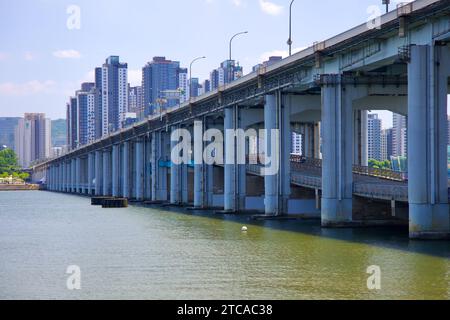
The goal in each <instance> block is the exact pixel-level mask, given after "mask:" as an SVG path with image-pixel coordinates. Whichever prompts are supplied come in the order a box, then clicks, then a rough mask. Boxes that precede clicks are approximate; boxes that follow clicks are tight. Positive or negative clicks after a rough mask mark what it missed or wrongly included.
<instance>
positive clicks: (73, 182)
mask: <svg viewBox="0 0 450 320" xmlns="http://www.w3.org/2000/svg"><path fill="white" fill-rule="evenodd" d="M71 162H72V163H71V165H70V168H71V171H72V172H71V174H72V178H71V179H70V181H71V188H70V191H71V192H72V193H76V192H77V160H76V159H72V161H71Z"/></svg>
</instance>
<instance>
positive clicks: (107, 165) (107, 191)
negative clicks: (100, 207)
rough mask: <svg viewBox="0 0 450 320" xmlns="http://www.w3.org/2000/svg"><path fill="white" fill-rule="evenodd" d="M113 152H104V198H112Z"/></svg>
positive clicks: (107, 150)
mask: <svg viewBox="0 0 450 320" xmlns="http://www.w3.org/2000/svg"><path fill="white" fill-rule="evenodd" d="M111 189H112V188H111V151H110V150H109V149H105V150H103V196H111V194H112V192H111Z"/></svg>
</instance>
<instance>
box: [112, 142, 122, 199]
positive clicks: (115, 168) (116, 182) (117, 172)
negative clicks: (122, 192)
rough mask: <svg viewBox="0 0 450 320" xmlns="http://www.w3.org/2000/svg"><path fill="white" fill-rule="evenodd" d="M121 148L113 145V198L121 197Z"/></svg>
mask: <svg viewBox="0 0 450 320" xmlns="http://www.w3.org/2000/svg"><path fill="white" fill-rule="evenodd" d="M119 166H120V146H119V145H113V147H112V167H111V172H112V196H113V197H118V196H119V188H120V186H119V175H120V167H119Z"/></svg>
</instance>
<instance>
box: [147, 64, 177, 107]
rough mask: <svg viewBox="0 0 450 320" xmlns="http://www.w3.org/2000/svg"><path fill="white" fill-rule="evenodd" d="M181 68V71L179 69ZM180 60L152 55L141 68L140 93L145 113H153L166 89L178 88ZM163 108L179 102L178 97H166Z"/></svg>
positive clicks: (163, 96) (164, 95) (173, 89)
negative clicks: (151, 58) (150, 59)
mask: <svg viewBox="0 0 450 320" xmlns="http://www.w3.org/2000/svg"><path fill="white" fill-rule="evenodd" d="M180 70H181V71H180ZM180 72H181V73H185V72H184V69H180V62H178V61H171V60H167V59H166V57H154V58H153V60H152V61H150V62H148V63H147V64H146V65H145V66H144V67H143V68H142V95H143V104H144V108H145V110H146V114H153V113H154V111H155V109H156V105H157V104H158V103H157V101H158V100H159V99H164V98H166V94H165V93H166V91H175V90H178V88H179V85H180V79H179V74H180ZM166 100H167V101H166V103H164V104H163V105H162V107H163V108H170V107H173V106H175V105H177V104H178V103H179V99H172V98H169V99H166Z"/></svg>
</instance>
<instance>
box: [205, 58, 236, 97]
mask: <svg viewBox="0 0 450 320" xmlns="http://www.w3.org/2000/svg"><path fill="white" fill-rule="evenodd" d="M242 75H243V68H242V67H241V66H240V65H239V63H236V61H234V60H225V61H224V62H222V63H221V64H220V67H219V68H218V69H215V70H213V71H211V73H210V81H211V90H215V89H217V88H218V87H220V86H222V85H224V84H227V83H230V82H232V81H234V80H237V79H239V78H241V77H242Z"/></svg>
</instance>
